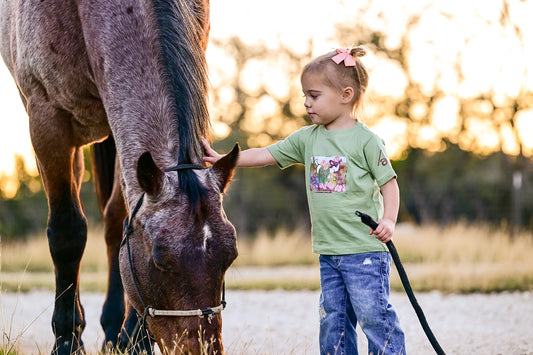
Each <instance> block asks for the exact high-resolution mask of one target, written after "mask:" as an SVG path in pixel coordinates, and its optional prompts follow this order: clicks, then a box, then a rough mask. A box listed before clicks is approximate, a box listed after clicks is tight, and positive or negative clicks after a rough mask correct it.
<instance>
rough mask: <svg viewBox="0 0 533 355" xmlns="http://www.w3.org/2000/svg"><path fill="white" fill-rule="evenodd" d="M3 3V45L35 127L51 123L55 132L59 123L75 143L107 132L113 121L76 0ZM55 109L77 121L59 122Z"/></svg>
mask: <svg viewBox="0 0 533 355" xmlns="http://www.w3.org/2000/svg"><path fill="white" fill-rule="evenodd" d="M0 6H1V8H0V21H1V22H0V26H1V27H0V30H1V34H0V50H1V54H2V56H3V58H4V61H5V62H6V65H7V66H8V68H9V70H10V71H11V74H12V75H13V77H14V79H15V82H16V84H17V87H18V88H19V91H20V92H21V93H22V95H23V96H24V98H25V99H26V100H25V101H26V102H25V104H26V110H27V111H28V114H29V116H30V129H31V126H32V125H34V126H37V127H42V126H46V127H50V128H51V130H50V131H51V132H53V128H54V127H56V128H57V129H58V130H59V131H62V134H67V132H64V131H63V130H64V128H65V127H68V128H70V129H71V130H72V131H71V132H68V133H69V134H70V136H71V137H72V143H73V145H74V146H82V145H84V144H88V143H91V142H93V141H95V140H101V139H103V138H104V137H106V136H107V135H108V134H109V126H108V124H107V121H106V116H105V111H104V108H103V105H102V103H101V100H100V96H99V94H98V90H97V87H96V85H95V84H94V81H93V75H92V71H91V68H90V64H89V60H88V58H87V54H86V53H87V51H86V48H85V41H84V36H83V30H82V25H81V23H80V20H79V16H78V14H77V6H76V4H75V3H74V2H73V1H65V0H52V1H46V2H29V1H27V2H26V1H20V2H13V0H7V1H2V2H1V5H0ZM52 108H53V109H58V110H61V111H63V112H66V113H68V116H69V117H70V119H71V121H72V124H70V125H64V124H61V125H59V122H57V123H58V124H57V125H56V124H55V122H54V118H53V114H50V112H51V111H52ZM62 117H64V116H62ZM63 119H64V118H63ZM58 134H59V132H58Z"/></svg>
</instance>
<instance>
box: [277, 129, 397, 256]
mask: <svg viewBox="0 0 533 355" xmlns="http://www.w3.org/2000/svg"><path fill="white" fill-rule="evenodd" d="M267 149H268V150H269V152H270V153H271V154H272V156H273V157H274V158H275V159H276V161H277V163H278V165H279V166H280V167H281V168H282V169H284V168H286V167H288V166H290V165H293V164H305V181H306V186H307V188H306V189H307V200H308V203H309V211H310V214H311V225H312V237H313V251H314V252H315V253H318V254H324V255H343V254H357V253H367V252H374V251H387V248H386V246H385V244H383V243H382V242H380V241H379V240H377V239H376V238H375V237H374V236H373V235H369V230H370V229H369V227H367V226H366V225H364V224H363V223H362V222H361V220H360V218H359V217H357V216H355V211H356V210H359V211H361V212H364V213H366V214H368V215H370V216H372V217H373V218H374V219H375V220H379V219H381V217H382V216H383V198H382V196H381V193H380V189H379V187H380V186H382V185H383V184H385V183H386V182H387V181H389V180H390V179H392V178H395V177H396V173H395V172H394V170H393V168H392V166H391V164H390V161H389V158H388V157H387V155H386V153H385V146H384V144H383V141H382V140H381V139H380V138H379V137H378V136H376V135H375V134H374V133H372V132H371V131H370V130H369V129H368V128H367V127H366V126H365V125H364V124H362V123H360V122H357V123H356V125H355V126H354V127H351V128H348V129H340V130H331V131H328V130H327V129H326V128H325V127H324V126H322V125H318V126H317V125H313V126H307V127H303V128H302V129H300V130H298V131H296V132H294V133H293V134H291V135H290V136H289V137H287V138H286V139H284V140H282V141H279V142H277V143H275V144H273V145H271V146H269V147H268V148H267Z"/></svg>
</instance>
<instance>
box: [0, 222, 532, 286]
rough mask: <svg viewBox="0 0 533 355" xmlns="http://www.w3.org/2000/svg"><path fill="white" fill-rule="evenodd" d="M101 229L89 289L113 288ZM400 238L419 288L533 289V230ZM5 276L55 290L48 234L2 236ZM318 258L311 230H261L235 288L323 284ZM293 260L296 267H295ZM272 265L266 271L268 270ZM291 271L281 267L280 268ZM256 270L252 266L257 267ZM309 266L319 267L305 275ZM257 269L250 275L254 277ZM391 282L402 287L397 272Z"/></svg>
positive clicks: (475, 228)
mask: <svg viewBox="0 0 533 355" xmlns="http://www.w3.org/2000/svg"><path fill="white" fill-rule="evenodd" d="M102 235H103V232H102V229H101V228H95V229H94V230H93V231H91V232H90V233H89V236H88V242H87V247H86V251H85V254H84V256H83V260H82V277H81V287H82V289H83V290H92V291H103V290H105V281H106V270H107V264H106V263H107V260H106V257H105V249H106V247H105V242H104V239H103V236H102ZM0 242H1V240H0ZM394 243H395V245H396V248H397V249H398V252H399V254H400V257H401V259H402V261H403V263H404V266H405V269H406V271H407V274H408V275H409V279H410V281H411V284H412V286H413V288H414V289H415V290H417V291H429V290H440V291H442V292H455V293H468V292H498V291H504V290H511V291H512V290H533V257H531V256H532V255H533V236H532V235H531V233H530V232H523V233H521V234H519V235H517V236H515V237H514V238H510V237H509V236H508V234H507V233H506V231H505V229H504V228H494V227H491V226H488V225H467V224H466V223H458V224H455V225H450V226H446V227H439V226H434V225H431V226H415V225H410V224H400V225H398V226H397V228H396V232H395V236H394ZM0 259H1V270H2V274H1V277H0V283H1V287H2V289H3V290H6V289H7V290H16V289H19V288H20V289H21V290H22V291H26V290H29V289H31V288H35V287H39V288H47V289H53V285H54V276H53V264H52V260H51V257H50V253H49V251H48V245H47V240H46V237H45V236H44V233H43V235H42V236H38V237H37V236H36V237H33V238H29V239H28V241H27V242H24V243H13V242H11V243H5V242H1V254H0ZM317 264H318V258H317V256H316V255H315V254H313V253H312V252H311V240H310V236H309V234H308V232H306V231H303V230H296V231H294V232H290V233H289V232H286V231H283V230H280V231H278V232H277V233H275V234H274V235H269V234H268V233H266V232H260V233H259V234H258V235H257V236H256V237H255V238H254V239H252V238H247V237H245V236H240V238H239V257H238V258H237V260H236V261H235V263H234V265H233V266H232V268H231V269H230V271H231V270H236V271H235V272H233V274H232V275H236V276H235V277H234V278H233V279H230V280H229V281H228V282H227V286H228V287H230V288H231V287H241V288H264V289H270V288H280V287H281V288H290V289H298V288H307V289H309V288H311V289H316V288H318V287H319V280H318V266H317ZM288 266H290V267H288ZM263 268H266V271H264V272H260V270H261V269H263ZM287 269H288V270H289V273H288V274H287V273H285V274H283V273H281V272H277V271H276V270H287ZM250 270H252V271H250ZM305 270H313V272H311V273H309V272H308V273H307V274H306V275H308V276H305V275H304V271H305ZM248 274H249V276H247V275H248ZM391 287H392V288H393V289H395V290H400V289H402V286H401V284H400V281H399V278H398V276H397V274H396V271H394V270H393V271H391Z"/></svg>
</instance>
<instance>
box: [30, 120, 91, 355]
mask: <svg viewBox="0 0 533 355" xmlns="http://www.w3.org/2000/svg"><path fill="white" fill-rule="evenodd" d="M59 115H61V113H58V115H57V116H59ZM63 115H64V116H65V117H62V118H63V119H64V120H67V119H68V118H69V117H67V116H68V115H67V114H66V113H63ZM56 118H57V117H56ZM60 136H61V134H60ZM66 136H68V134H64V135H63V136H61V137H57V136H55V137H53V136H46V135H44V134H43V132H41V135H39V136H38V137H37V136H36V135H35V134H34V133H32V142H33V145H34V148H35V153H36V157H37V163H38V164H37V165H38V167H39V171H40V174H41V178H42V180H43V185H44V188H45V190H46V194H47V197H48V205H49V208H50V211H49V216H48V228H47V230H46V233H47V236H48V245H49V248H50V253H51V255H52V260H53V262H54V267H55V281H56V291H55V292H56V299H55V306H54V313H53V316H52V329H53V332H54V334H55V338H56V341H55V347H54V349H53V351H52V353H53V354H78V353H84V347H83V342H82V339H81V334H82V332H83V329H84V328H85V316H84V310H83V307H82V305H81V303H80V297H79V272H80V262H81V257H82V255H83V251H84V249H85V243H86V241H87V220H86V219H85V216H84V214H83V211H82V207H81V204H80V200H79V190H80V187H81V178H82V175H83V169H84V166H83V151H82V149H81V148H74V147H71V146H70V142H69V140H68V138H67V137H66Z"/></svg>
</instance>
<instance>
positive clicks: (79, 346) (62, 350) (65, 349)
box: [52, 340, 85, 355]
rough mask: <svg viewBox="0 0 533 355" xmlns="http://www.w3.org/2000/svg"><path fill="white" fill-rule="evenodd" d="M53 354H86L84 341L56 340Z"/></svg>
mask: <svg viewBox="0 0 533 355" xmlns="http://www.w3.org/2000/svg"><path fill="white" fill-rule="evenodd" d="M52 355H85V347H84V346H83V342H82V341H72V340H70V341H69V340H65V341H59V340H58V341H56V344H55V346H54V350H52Z"/></svg>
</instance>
